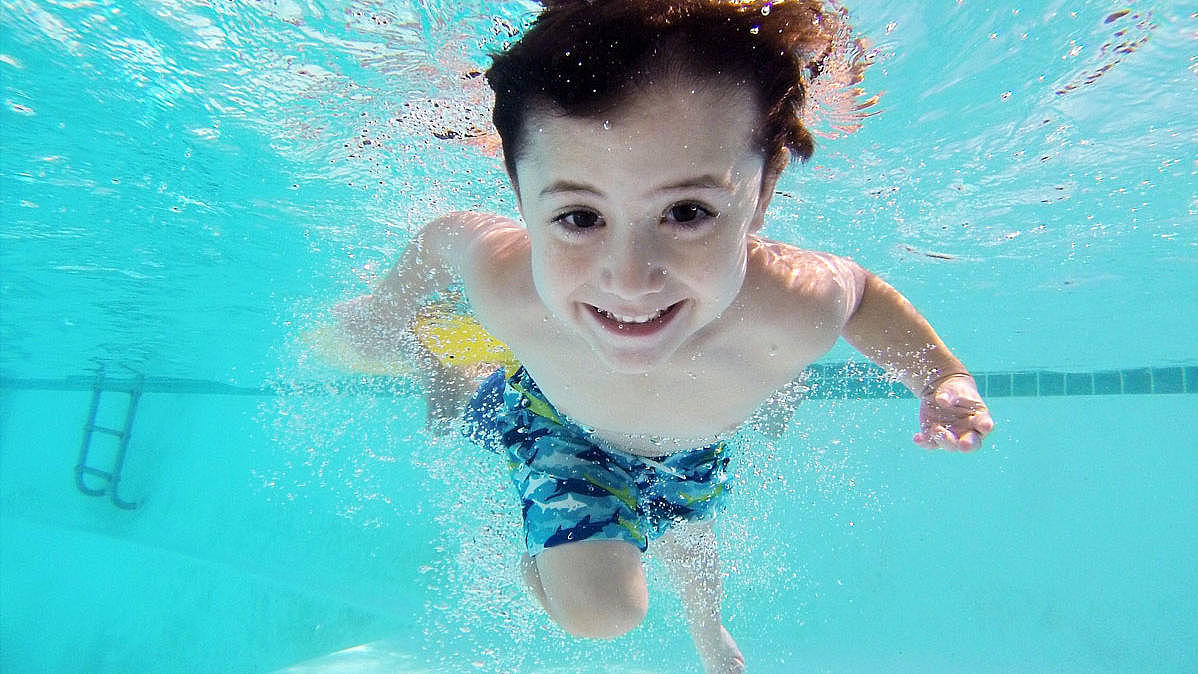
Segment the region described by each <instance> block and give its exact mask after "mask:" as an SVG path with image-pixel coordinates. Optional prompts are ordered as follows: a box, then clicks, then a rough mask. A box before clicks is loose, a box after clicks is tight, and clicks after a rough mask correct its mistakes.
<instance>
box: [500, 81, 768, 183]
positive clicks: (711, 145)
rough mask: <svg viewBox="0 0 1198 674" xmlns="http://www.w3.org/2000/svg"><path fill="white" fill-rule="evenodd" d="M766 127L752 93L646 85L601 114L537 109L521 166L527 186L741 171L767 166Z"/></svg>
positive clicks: (720, 85) (709, 85)
mask: <svg viewBox="0 0 1198 674" xmlns="http://www.w3.org/2000/svg"><path fill="white" fill-rule="evenodd" d="M761 123H762V114H761V111H760V109H759V107H758V104H757V101H756V100H755V98H754V96H753V93H752V89H751V87H749V86H747V85H745V86H738V85H737V83H736V82H734V81H720V80H711V79H708V80H699V79H696V78H691V77H685V76H670V77H668V78H665V79H662V80H660V81H652V80H650V81H647V82H645V83H644V84H642V85H639V86H638V87H637V89H636V91H635V92H633V93H630V94H628V95H627V97H626V98H625V99H624V100H623V101H622V102H621V103H620V104H619V105H617V106H615V107H613V108H612V109H610V110H608V111H606V112H603V113H598V114H595V115H589V116H575V115H566V114H563V113H561V112H560V111H557V110H554V109H552V108H548V107H542V108H539V109H535V110H533V111H532V112H530V114H529V117H528V120H527V126H526V129H527V131H526V135H525V142H524V147H523V151H522V152H521V153H520V156H519V158H518V159H517V162H516V164H517V167H518V171H519V175H520V182H521V183H522V184H523V183H525V182H526V181H530V182H546V181H550V180H554V179H559V178H561V177H563V175H564V176H565V177H567V178H570V177H577V178H587V179H589V180H597V179H599V178H603V177H608V178H613V177H616V176H613V175H608V174H610V173H618V174H619V175H621V176H624V177H626V178H629V179H630V180H634V181H635V180H641V181H643V180H645V176H646V175H649V176H653V177H654V178H657V177H660V178H661V179H663V180H665V179H668V178H670V177H679V176H683V175H684V174H687V175H689V174H695V173H712V172H719V173H723V172H729V171H735V170H738V167H739V165H741V164H744V163H745V162H756V161H760V160H761V158H762V154H763V153H762V149H761V147H760V146H759V143H758V138H759V127H760V125H761ZM572 174H573V175H572ZM578 174H589V175H578ZM522 186H523V185H522ZM529 187H530V188H531V187H532V185H531V184H529Z"/></svg>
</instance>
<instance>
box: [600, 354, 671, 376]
mask: <svg viewBox="0 0 1198 674" xmlns="http://www.w3.org/2000/svg"><path fill="white" fill-rule="evenodd" d="M594 351H595V355H596V356H597V357H598V358H599V362H600V363H602V364H603V365H604V366H606V367H607V368H608V369H609V370H611V371H612V372H615V373H617V374H630V375H631V374H649V373H650V372H653V371H654V370H657V369H659V368H661V367H663V366H664V365H666V363H668V362H669V361H670V356H672V355H673V351H671V352H669V353H663V352H657V353H635V352H624V353H612V352H611V351H610V350H607V349H601V348H595V349H594Z"/></svg>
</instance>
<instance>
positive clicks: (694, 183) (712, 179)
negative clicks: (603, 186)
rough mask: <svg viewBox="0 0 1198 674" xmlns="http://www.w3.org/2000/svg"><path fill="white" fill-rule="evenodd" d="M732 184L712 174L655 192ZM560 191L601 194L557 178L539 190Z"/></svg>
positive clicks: (724, 188)
mask: <svg viewBox="0 0 1198 674" xmlns="http://www.w3.org/2000/svg"><path fill="white" fill-rule="evenodd" d="M731 187H732V185H731V184H730V183H729V182H728V179H727V178H721V177H719V176H715V175H712V174H707V175H701V176H696V177H694V178H684V179H682V180H680V181H678V182H676V183H670V184H668V185H662V186H661V187H658V188H657V190H656V191H657V192H674V191H678V190H694V189H703V190H710V189H723V190H727V189H731ZM562 192H584V193H587V194H593V195H595V196H602V192H600V191H599V190H598V189H596V188H594V187H592V186H591V185H588V184H586V183H577V182H572V181H569V180H558V181H555V182H553V183H550V184H549V186H547V187H546V188H545V189H543V190H541V196H542V197H544V196H547V195H550V194H560V193H562Z"/></svg>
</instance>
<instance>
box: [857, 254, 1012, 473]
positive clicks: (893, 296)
mask: <svg viewBox="0 0 1198 674" xmlns="http://www.w3.org/2000/svg"><path fill="white" fill-rule="evenodd" d="M854 266H856V265H854ZM857 269H858V270H859V271H858V272H857V274H856V276H857V282H858V285H859V287H860V288H861V293H860V298H859V301H858V302H857V306H856V309H855V310H854V311H853V313H852V314H851V315H850V316H849V318H848V322H847V323H846V324H845V326H844V330H843V333H842V334H843V336H844V338H845V339H846V340H847V341H848V342H849V344H852V345H853V346H854V347H855V348H856V349H857V350H858V351H860V352H861V353H863V354H864V355H866V356H867V357H869V359H870V360H872V361H874V362H875V363H877V364H878V365H881V366H882V367H883V368H885V369H886V371H887V372H889V373H890V374H891V375H893V376H896V377H898V378H899V380H900V381H902V382H903V384H904V385H905V386H906V387H907V388H908V389H910V390H911V392H912V393H914V394H915V396H916V397H917V398H919V400H920V407H919V432H918V433H916V434H915V437H914V438H913V440H914V441H915V443H916V444H918V445H919V446H921V447H925V448H927V449H936V448H942V449H948V450H957V451H966V452H968V451H972V450H975V449H977V448H978V447H980V446H981V444H982V438H984V437H985V436H986V434H988V433H989V432H990V431H991V430H993V429H994V421H993V420H992V419H991V418H990V410H989V409H987V407H986V403H985V402H983V401H982V397H981V395H979V394H978V389H977V384H976V383H975V382H974V380H973V377H972V376H971V375H970V374H969V370H967V369H966V368H965V365H964V364H962V363H961V361H960V360H958V359H957V357H956V356H954V355H953V354H952V352H951V351H949V349H948V347H947V346H945V345H944V342H943V341H941V340H940V337H939V336H937V335H936V331H935V330H933V329H932V326H931V325H930V324H929V323H928V321H927V320H926V319H925V318H924V317H923V316H922V315H920V313H919V312H918V311H916V310H915V307H914V306H912V305H911V303H910V302H908V301H907V298H905V297H903V296H902V295H901V294H899V292H898V291H897V290H895V289H894V288H892V287H891V286H890V285H889V284H887V283H886V282H885V281H883V280H882V279H880V278H878V277H877V276H875V275H873V274H871V273H870V272H868V271H865V270H864V269H861V268H860V267H857Z"/></svg>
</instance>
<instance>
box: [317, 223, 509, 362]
mask: <svg viewBox="0 0 1198 674" xmlns="http://www.w3.org/2000/svg"><path fill="white" fill-rule="evenodd" d="M511 226H512V223H511V221H509V220H507V219H506V218H501V217H499V216H495V215H488V214H485V213H470V212H457V213H450V214H448V215H445V216H442V217H440V218H437V219H436V220H433V221H432V222H430V223H429V224H427V225H425V227H424V228H423V229H421V230H420V232H419V233H418V234H417V235H416V236H415V238H413V239H412V242H411V243H410V244H408V247H407V248H406V249H405V250H404V253H403V255H402V256H401V257H400V259H399V262H397V263H396V264H395V266H394V267H392V269H391V271H390V272H388V273H387V275H386V276H385V277H384V278H383V280H382V281H381V282H380V283H379V285H378V286H377V287H375V289H374V291H373V292H371V293H370V294H368V295H362V296H360V297H355V298H354V299H351V300H349V301H347V302H342V303H341V304H339V305H337V306H336V307H334V308H333V315H334V316H335V317H336V318H337V320H338V323H339V328H340V332H341V334H342V335H343V337H344V338H345V339H346V341H347V342H348V343H349V344H350V346H352V347H353V348H354V349H355V350H356V351H358V352H359V353H361V354H362V355H364V356H368V357H371V358H386V357H388V356H394V355H398V354H403V355H405V356H407V357H408V358H409V359H414V360H417V361H420V360H423V358H422V356H424V355H425V354H422V353H420V351H422V350H421V349H419V348H418V347H419V345H418V344H416V343H415V340H414V339H412V338H411V334H412V333H411V332H410V331H409V327H410V324H411V323H412V320H413V319H414V318H415V317H416V314H417V313H418V312H419V310H420V308H421V306H423V305H424V304H425V303H427V302H428V300H429V299H430V298H432V297H433V296H435V295H436V294H437V293H439V292H441V291H444V290H446V289H447V288H449V287H450V286H451V285H452V284H453V283H454V282H455V281H457V280H459V279H462V278H463V271H464V269H465V268H466V266H467V265H470V264H471V260H472V259H473V258H474V257H475V256H477V255H485V254H486V252H485V250H480V248H481V247H483V246H485V243H486V241H487V235H488V233H490V232H491V231H493V230H496V229H498V228H503V229H507V228H509V227H511Z"/></svg>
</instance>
